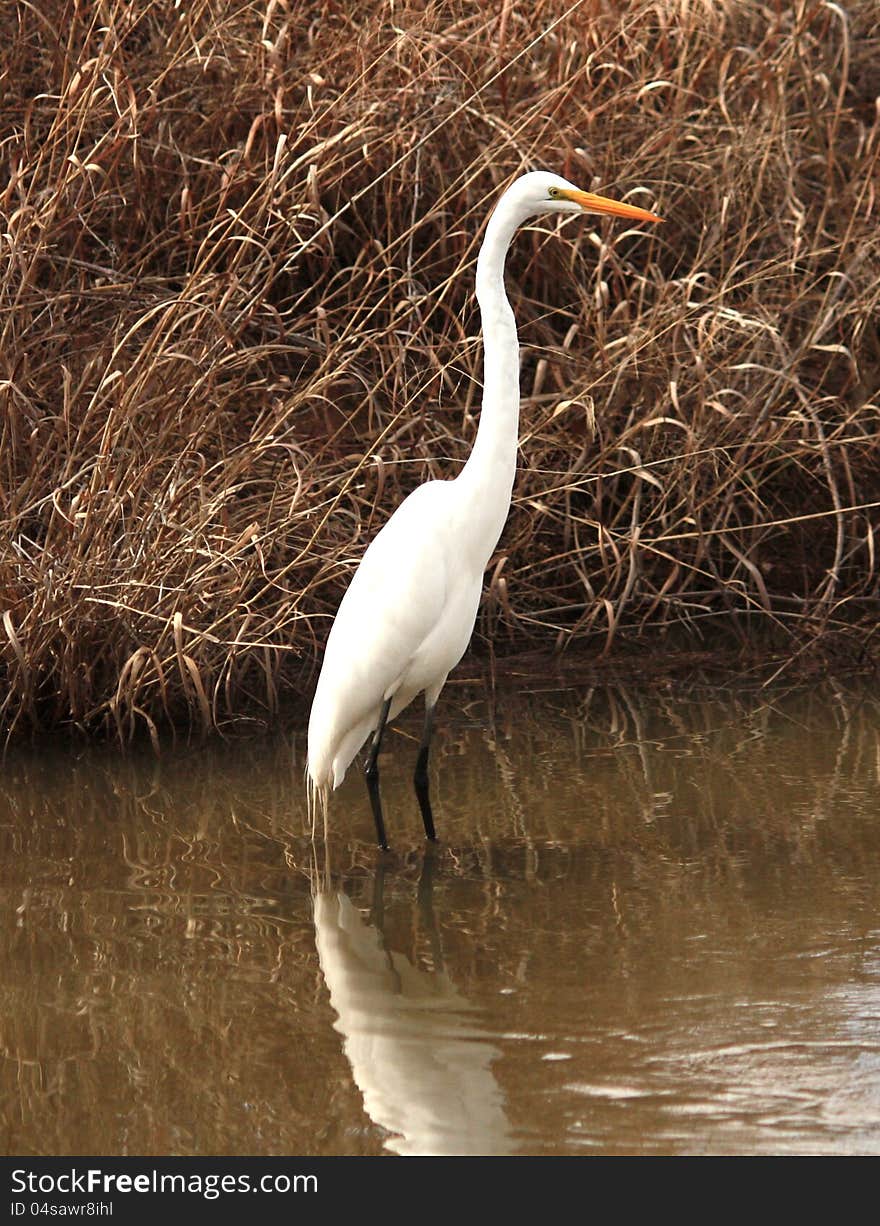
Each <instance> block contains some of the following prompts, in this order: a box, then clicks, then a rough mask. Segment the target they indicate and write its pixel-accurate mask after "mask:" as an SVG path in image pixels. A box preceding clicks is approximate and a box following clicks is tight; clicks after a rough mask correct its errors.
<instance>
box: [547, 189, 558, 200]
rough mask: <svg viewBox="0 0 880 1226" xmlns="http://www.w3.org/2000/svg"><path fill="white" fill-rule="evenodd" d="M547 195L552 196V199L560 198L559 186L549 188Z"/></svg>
mask: <svg viewBox="0 0 880 1226" xmlns="http://www.w3.org/2000/svg"><path fill="white" fill-rule="evenodd" d="M547 195H548V196H549V197H550V199H551V200H558V199H559V188H558V187H550V188H548V189H547Z"/></svg>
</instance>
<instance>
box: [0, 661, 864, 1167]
mask: <svg viewBox="0 0 880 1226" xmlns="http://www.w3.org/2000/svg"><path fill="white" fill-rule="evenodd" d="M401 727H402V730H403V731H402V732H399V733H397V734H396V735H393V736H389V738H388V740H387V750H386V752H384V753H383V759H382V770H383V791H384V795H385V801H386V818H387V825H388V831H389V837H390V838H391V840H392V845H393V846H392V851H391V853H390V854H389V855H387V856H384V857H383V856H382V855H381V854H379V853H378V852H376V851H375V850H374V849H373V847H372V845H371V838H372V826H371V819H370V815H369V809H368V805H367V798H366V794H365V791H364V788H363V784H362V781H361V780H360V778H358V777H357V773H356V772H354V771H353V772H351V773H350V776H349V778H348V779H346V781H345V783H344V785H343V787H342V788H341V789H340V791H339V792H337V794H336V795H335V797H334V802H333V808H332V811H331V818H330V831H329V837H328V839H327V840H326V842H325V841H324V840H323V839H321V840H318V841H316V842H313V841H312V840H311V838H310V837H309V833H308V826H307V816H306V812H305V805H304V793H303V787H302V765H301V758H300V756H299V754H300V753H301V736H300V734H299V733H297V734H296V735H295V736H293V737H288V738H284V737H278V738H276V739H274V740H272V741H269V740H266V741H263V742H259V741H257V742H247V743H239V744H234V745H230V746H224V747H218V746H216V745H212V746H209V747H195V746H192V747H189V748H184V749H180V750H178V751H175V752H169V753H167V754H166V755H164V756H163V757H162V759H161V760H159V761H156V760H155V759H154V758H153V757H152V756H151V755H150V754H148V753H146V752H145V753H134V754H130V755H128V756H126V757H123V756H122V755H120V754H119V753H118V752H115V751H112V750H106V749H105V750H100V751H98V750H89V751H88V752H82V751H80V752H76V751H73V750H69V749H58V748H56V749H45V748H44V749H40V750H27V751H25V750H16V751H15V752H10V753H9V754H8V755H7V758H6V760H5V763H4V767H3V771H2V775H0V847H2V851H0V883H2V888H0V908H2V926H0V941H2V951H0V964H2V967H3V972H2V976H0V1078H2V1083H0V1090H2V1096H0V1149H2V1151H3V1152H6V1153H14V1154H70V1153H76V1154H227V1153H228V1154H301V1155H318V1154H388V1155H392V1154H443V1153H496V1154H497V1153H502V1154H504V1153H511V1154H589V1153H603V1154H617V1153H634V1154H685V1153H735V1154H756V1153H775V1154H785V1153H808V1154H819V1153H838V1154H839V1153H875V1154H876V1153H878V1152H880V704H878V701H877V700H876V699H875V698H874V695H873V692H872V691H871V690H870V689H869V688H864V689H861V690H853V689H846V690H845V689H842V688H840V687H838V686H835V685H832V684H823V685H820V686H814V687H811V688H809V689H807V690H791V691H786V690H782V689H775V690H771V691H767V690H764V691H761V690H758V689H754V690H751V691H750V690H746V689H739V690H732V689H730V688H728V689H723V690H721V689H719V690H711V689H707V688H706V687H702V688H700V689H694V690H690V691H687V692H678V691H673V690H668V691H666V690H662V689H658V688H656V687H655V688H652V689H650V690H645V691H639V690H637V689H635V690H625V689H605V690H592V691H586V690H583V689H580V690H578V689H568V690H565V691H559V692H555V691H554V690H553V689H552V688H548V689H547V690H546V692H540V687H535V686H532V687H519V688H518V689H517V688H515V687H512V688H508V689H506V690H504V691H503V692H501V693H499V694H498V695H497V697H496V700H495V702H494V704H490V703H489V702H488V700H487V699H486V698H485V695H483V694H482V693H481V692H480V691H477V690H471V689H468V688H467V687H459V688H454V687H450V689H449V691H448V692H447V695H444V717H443V719H442V720H441V723H440V728H439V732H438V736H437V743H436V752H435V756H434V761H433V765H432V781H433V787H434V794H435V813H436V817H437V824H438V832H439V834H440V836H441V840H442V841H441V843H440V845H439V846H438V847H436V849H434V850H433V853H432V852H428V853H426V851H425V849H424V846H423V843H422V841H421V839H420V837H419V833H420V823H419V818H418V811H417V809H416V805H415V800H414V797H413V796H412V794H411V791H410V773H411V770H412V766H413V759H414V749H415V743H416V740H417V736H418V720H417V716H416V717H413V719H412V720H405V721H404V722H403V724H402V725H401ZM413 738H416V740H414V739H413Z"/></svg>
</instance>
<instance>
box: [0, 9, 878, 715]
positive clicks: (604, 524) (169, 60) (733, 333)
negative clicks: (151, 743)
mask: <svg viewBox="0 0 880 1226" xmlns="http://www.w3.org/2000/svg"><path fill="white" fill-rule="evenodd" d="M0 22H2V26H3V29H2V34H3V38H4V47H5V64H6V76H5V78H4V81H3V86H2V88H3V90H4V115H5V116H6V123H5V125H4V132H3V133H2V148H0V154H2V160H3V167H4V172H5V173H4V176H3V178H4V180H5V187H4V188H3V190H2V193H0V208H2V211H3V216H4V224H3V229H4V231H5V234H6V237H5V248H4V249H5V252H6V259H5V262H4V264H3V274H2V280H0V307H2V314H0V362H2V370H0V396H2V398H3V416H2V421H0V466H2V470H0V529H2V532H0V538H2V543H0V599H2V610H0V611H2V627H0V642H2V653H3V655H2V658H3V661H4V664H5V673H6V678H7V681H6V694H5V697H4V700H3V704H2V712H3V719H4V722H5V723H6V724H7V726H9V725H12V726H16V725H23V724H26V723H33V722H36V721H42V722H44V723H48V724H53V723H57V722H59V721H71V720H72V721H75V722H80V723H87V724H92V725H94V724H96V723H102V724H104V725H106V726H108V727H114V726H115V727H116V728H118V730H119V732H120V734H122V735H128V733H129V732H130V731H132V730H133V729H134V728H135V727H137V726H140V727H146V728H148V729H149V730H150V732H151V733H152V734H154V735H155V733H156V728H157V724H158V722H160V721H161V720H164V719H166V718H168V717H169V716H176V715H177V714H179V713H180V711H181V710H182V709H183V710H188V711H189V712H190V713H191V717H192V719H193V720H194V721H195V722H196V723H198V724H199V725H201V726H203V727H210V726H215V725H218V724H222V723H224V722H225V721H227V720H229V719H230V718H233V717H236V716H238V715H239V714H240V713H241V712H242V711H243V710H244V709H245V708H250V709H251V710H258V709H260V708H262V709H263V710H264V711H267V712H269V713H271V712H273V711H274V710H275V708H276V704H277V701H278V694H279V689H280V686H281V684H282V683H285V684H287V685H289V684H291V683H294V684H296V683H297V682H300V681H302V680H303V679H304V678H305V677H306V676H307V675H308V673H309V671H310V670H311V668H312V666H313V664H314V661H315V658H316V655H317V653H318V651H319V650H320V645H321V643H322V642H323V639H324V637H325V633H326V629H327V625H328V618H329V616H330V614H331V613H332V611H333V610H334V608H335V606H336V603H337V601H338V598H339V595H340V592H341V590H342V588H343V586H344V584H345V582H346V579H347V577H348V575H349V574H350V571H351V566H352V564H353V561H354V559H355V558H356V557H357V555H358V553H359V551H360V550H361V548H362V547H363V545H364V543H365V541H366V539H367V537H368V536H369V534H370V533H371V532H372V531H374V530H375V528H376V527H377V526H378V525H379V524H380V523H381V522H382V520H383V519H384V517H385V516H386V515H387V514H388V512H389V511H390V510H391V509H392V508H393V507H394V506H395V505H396V503H397V502H398V501H399V499H400V498H401V496H402V495H403V493H405V492H406V491H407V490H408V489H409V488H411V487H412V486H413V485H414V484H415V483H416V482H418V481H420V480H423V479H424V478H425V477H427V476H432V475H436V476H450V475H453V474H454V473H455V472H456V471H457V469H458V466H459V465H460V464H461V462H462V460H463V458H464V457H465V455H466V454H467V450H468V447H469V445H470V443H471V441H472V439H473V434H474V427H475V420H476V416H477V411H478V407H479V378H480V358H479V354H480V349H479V343H478V320H477V316H476V313H475V311H474V308H473V300H472V295H471V290H472V280H473V261H474V257H475V253H476V248H477V243H478V241H479V228H480V225H481V223H482V222H483V220H484V218H485V216H486V213H487V210H488V208H489V206H490V204H491V202H492V200H493V199H494V198H495V196H496V194H497V191H498V190H499V188H500V187H501V186H502V185H503V184H504V182H505V181H506V180H507V179H508V178H509V176H510V175H511V174H513V173H514V172H516V171H518V170H520V169H523V168H525V167H530V166H533V165H544V166H547V167H549V168H553V169H560V170H563V171H564V172H566V173H568V174H569V175H570V176H571V177H573V178H576V179H578V180H579V181H580V182H582V183H583V184H584V185H585V186H588V187H589V186H594V185H595V186H601V187H602V188H606V189H608V190H610V191H615V192H617V193H618V194H621V193H623V194H627V193H629V194H631V196H632V198H633V200H636V201H638V202H640V203H643V204H648V205H653V204H656V205H657V206H658V207H659V208H660V209H661V210H662V212H663V213H664V214H665V215H666V217H667V219H668V220H667V223H666V225H665V226H664V227H663V229H662V231H658V232H657V233H652V234H651V235H650V236H648V235H645V236H642V235H639V234H637V233H633V232H629V231H627V230H626V228H625V227H621V226H608V227H606V226H605V225H604V224H602V225H599V224H596V225H593V224H591V223H580V224H574V225H569V226H566V227H565V229H564V230H563V231H562V232H561V233H555V234H553V235H552V239H551V238H550V237H549V236H548V234H547V227H546V226H545V225H539V226H536V227H533V228H532V230H531V231H530V233H528V234H525V235H523V236H521V237H520V239H519V242H518V244H517V246H516V249H515V251H514V252H513V255H512V257H511V261H510V276H509V281H510V287H511V291H512V295H513V297H514V300H515V303H516V308H517V313H518V318H519V322H520V325H521V335H522V340H523V343H524V362H523V376H522V384H523V392H524V398H525V399H524V412H523V459H524V463H523V471H522V473H521V475H520V478H519V482H518V485H517V489H516V496H515V502H514V507H513V512H512V516H511V522H510V525H509V527H508V530H507V532H506V535H505V537H504V539H503V543H502V547H501V550H500V551H499V553H498V555H497V557H496V559H495V561H494V563H493V565H492V566H491V567H490V570H489V577H488V580H487V585H488V588H489V592H490V599H489V601H488V603H487V605H486V606H485V612H484V615H483V621H482V623H481V628H482V632H483V633H484V634H485V633H486V632H488V631H490V630H494V629H496V628H497V624H498V623H505V624H506V626H507V628H508V630H509V637H510V641H511V643H512V645H513V646H514V647H517V648H523V647H525V646H536V645H545V646H547V645H553V644H566V643H568V642H570V641H573V640H574V641H579V640H584V639H591V640H593V641H595V642H596V643H602V644H604V645H606V646H609V645H610V644H611V643H612V642H614V641H616V640H618V639H619V638H621V637H632V636H633V635H634V634H649V635H650V634H654V633H656V632H658V631H660V630H662V629H664V628H668V627H671V626H683V627H690V628H691V629H692V630H693V631H694V632H695V633H696V632H698V631H700V630H701V629H702V628H703V627H705V626H707V625H713V624H718V623H724V624H725V625H727V626H728V627H733V628H734V629H735V630H736V631H737V633H740V634H741V633H742V632H743V629H744V627H745V626H746V621H745V618H746V615H748V616H749V617H750V618H754V620H755V621H756V622H757V624H760V625H763V626H766V627H767V628H768V630H769V629H771V628H772V629H773V631H774V633H777V632H778V633H781V634H782V636H783V638H784V639H785V640H786V641H787V640H788V638H789V636H794V640H795V641H797V642H798V643H799V644H800V643H803V642H804V641H805V640H813V639H815V638H817V637H821V634H822V632H823V631H825V632H834V631H835V630H837V629H839V628H841V627H843V626H845V625H850V626H851V625H853V624H858V622H859V619H860V618H862V617H866V616H867V615H868V614H869V613H870V612H871V611H872V609H873V607H874V606H872V605H870V604H869V603H866V602H867V601H868V600H876V582H877V572H876V565H875V549H874V536H873V531H874V524H875V523H876V504H877V503H878V501H880V487H878V475H877V474H878V472H880V466H878V463H877V458H878V457H877V442H876V439H877V416H878V405H877V397H876V393H877V388H878V382H880V375H878V370H880V343H878V337H877V331H876V319H877V312H878V305H880V299H878V295H880V288H878V287H880V275H878V274H880V249H878V238H877V224H876V201H875V187H876V161H877V147H878V142H877V133H878V120H877V112H876V108H875V105H874V99H875V95H876V93H877V75H876V64H877V60H878V55H880V31H878V27H877V18H876V5H875V4H873V3H872V2H871V0H861V2H858V0H857V2H854V3H852V4H849V5H847V6H846V8H845V9H843V8H841V7H839V6H828V5H825V6H789V5H783V6H780V7H779V8H778V9H768V8H767V7H766V6H764V5H759V4H757V3H753V2H752V0H747V2H746V3H741V4H737V5H735V6H721V5H718V6H715V5H693V4H687V5H685V4H678V3H672V4H667V3H663V4H660V3H658V2H657V0H649V2H647V3H640V4H635V5H634V4H617V3H615V4H610V5H605V6H602V8H601V10H600V11H597V6H595V5H592V4H590V5H587V4H577V3H574V4H570V5H569V4H567V2H566V0H552V3H548V4H544V5H539V6H515V5H509V4H505V5H503V6H502V8H501V10H500V17H499V12H498V11H497V6H495V7H491V6H490V8H486V7H485V6H473V5H463V4H459V3H447V4H443V5H439V6H429V8H428V9H426V10H423V9H422V7H421V6H416V5H409V6H408V5H407V4H406V3H404V4H402V5H396V6H395V7H394V11H393V14H392V13H391V10H390V9H385V8H382V7H380V8H379V9H378V10H377V11H376V13H375V14H370V15H367V12H366V9H365V8H364V6H362V5H346V4H343V5H341V6H339V5H337V6H334V7H332V8H328V9H325V10H322V11H320V12H316V16H315V19H314V20H312V16H311V14H309V15H308V16H307V15H306V13H305V11H304V10H303V9H302V8H301V6H293V7H291V6H288V5H284V4H281V3H278V4H276V3H269V4H267V5H265V6H263V11H262V12H258V10H257V9H255V8H254V7H253V6H251V7H248V6H240V5H239V6H220V7H219V8H218V6H216V5H213V4H210V3H208V0H193V2H192V3H189V4H187V5H186V6H185V7H184V8H180V6H177V5H172V4H171V3H170V0H169V2H168V3H166V2H164V0H160V2H159V3H149V4H148V3H146V0H108V3H106V4H102V5H99V6H95V5H89V4H85V3H80V0H65V2H63V3H62V2H61V0H56V2H55V3H49V4H48V6H47V5H46V4H43V5H42V6H41V7H40V8H39V9H37V8H35V7H34V6H19V7H18V8H17V9H15V13H14V15H13V14H12V13H11V12H10V15H8V16H6V17H5V18H2V19H0ZM550 224H551V225H554V226H555V223H550ZM501 641H502V642H505V643H506V642H507V636H506V635H505V636H501Z"/></svg>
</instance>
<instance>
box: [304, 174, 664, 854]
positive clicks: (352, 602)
mask: <svg viewBox="0 0 880 1226" xmlns="http://www.w3.org/2000/svg"><path fill="white" fill-rule="evenodd" d="M546 212H561V213H585V212H589V213H611V214H614V215H616V216H621V217H627V218H630V219H632V220H638V221H659V220H660V218H658V217H656V216H655V215H654V214H653V213H649V212H646V211H645V210H644V209H640V208H636V207H635V206H633V205H628V204H621V203H618V202H617V201H612V200H607V199H605V198H604V197H602V196H594V195H593V194H592V193H590V192H583V191H580V190H579V189H578V188H576V187H575V186H574V185H573V184H571V183H569V182H567V181H566V180H565V179H562V178H560V177H559V176H558V175H553V174H547V173H544V172H533V173H531V174H527V175H523V176H522V177H521V178H519V179H517V180H516V181H515V182H514V183H513V184H512V185H511V186H510V187H509V188H508V189H507V191H506V192H505V193H504V194H503V195H502V197H501V199H500V200H499V202H498V204H497V206H496V208H495V211H494V212H493V214H492V216H491V218H490V219H489V224H488V226H487V228H486V235H485V238H484V240H483V245H482V247H481V249H480V254H479V258H478V260H477V299H478V302H479V305H480V313H481V319H482V325H483V348H484V360H483V366H484V371H483V403H482V411H481V415H480V424H479V429H478V431H477V438H476V441H475V443H474V448H473V451H472V452H471V455H470V458H469V459H468V462H467V464H466V465H465V466H464V468H463V469H462V471H461V473H460V474H459V475H458V476H457V477H456V478H455V479H454V480H452V481H430V482H428V483H427V484H426V485H422V486H420V487H419V488H418V489H416V490H414V491H413V493H412V494H410V495H409V497H408V498H406V499H405V500H404V501H403V502H402V503H401V505H400V506H399V507H398V508H397V510H396V511H395V512H394V514H393V515H392V516H391V518H390V519H389V520H388V522H387V524H386V525H385V526H384V527H383V528H382V529H381V531H380V532H379V533H378V534H377V536H376V537H375V539H374V540H373V541H372V542H371V544H370V545H369V547H368V548H367V551H366V553H365V554H364V556H363V559H362V560H361V563H360V565H359V567H358V569H357V571H356V572H355V575H354V578H353V579H352V581H351V585H350V586H349V588H348V590H347V592H346V593H345V595H344V596H343V598H342V601H341V603H340V606H339V610H338V612H337V614H336V618H335V621H334V623H333V627H332V629H331V631H330V635H329V638H328V640H327V647H326V650H325V654H324V661H323V665H322V668H321V675H320V677H319V679H318V687H317V690H316V692H315V698H314V701H313V704H312V710H311V715H310V718H309V736H308V775H309V785H310V788H311V795H312V797H313V798H319V799H320V800H321V801H322V802H323V804H324V805H325V806H326V802H327V798H328V796H329V793H330V791H331V790H332V789H334V788H337V787H338V786H339V784H340V783H341V782H342V780H343V779H344V778H345V772H346V771H347V769H348V767H349V766H350V764H351V762H352V760H353V759H354V757H355V755H356V754H357V752H358V750H359V749H360V748H361V747H362V746H363V744H364V743H365V741H366V740H367V738H368V737H369V736H370V734H371V733H374V734H375V735H374V738H373V742H372V745H371V750H370V754H369V758H368V762H367V772H366V773H367V784H368V788H369V792H370V800H371V803H372V808H373V816H374V819H375V822H376V834H377V837H378V841H379V845H380V846H382V847H385V846H386V845H387V844H386V839H385V830H384V824H383V816H382V808H381V800H380V797H379V777H378V765H377V757H378V750H379V745H380V742H381V737H382V731H383V729H384V726H385V723H386V721H387V720H388V719H393V718H394V717H395V715H397V713H398V712H400V711H402V710H403V709H404V707H406V706H408V705H409V703H411V702H412V700H413V699H414V698H416V697H417V696H418V695H419V694H421V693H424V695H425V709H426V719H425V735H424V737H423V740H422V744H421V747H420V751H419V756H418V764H417V767H416V775H415V786H416V794H417V796H418V799H419V805H420V808H421V811H422V818H423V821H424V825H425V832H426V834H427V836H428V838H431V839H433V838H434V826H433V818H432V814H431V806H430V801H429V798H428V779H427V760H428V745H429V741H430V734H431V724H432V713H433V709H434V705H435V703H436V701H437V699H438V697H439V695H440V691H441V690H442V688H443V685H444V683H445V681H446V678H447V676H448V674H449V672H450V671H451V670H452V669H453V668H454V667H455V665H456V664H457V663H458V661H459V660H460V659H461V657H462V655H463V654H464V652H465V650H466V648H467V645H468V642H469V641H470V637H471V633H472V631H473V627H474V622H475V620H476V616H477V607H478V605H479V601H480V593H481V591H482V585H483V573H484V571H485V569H486V566H487V564H488V562H489V559H490V557H491V555H492V552H493V550H494V549H495V546H496V545H497V543H498V538H499V536H500V535H501V531H502V529H503V527H504V523H505V520H506V519H507V512H508V509H509V507H510V496H511V491H512V489H513V480H514V476H515V472H516V452H517V439H518V430H519V345H518V342H517V335H516V323H515V320H514V317H513V312H512V310H511V309H510V304H509V302H508V300H507V295H506V293H505V290H504V259H505V256H506V254H507V249H508V247H509V246H510V242H511V239H512V238H513V235H514V233H515V231H516V229H517V227H518V226H520V225H521V224H522V223H523V222H524V221H526V220H527V219H528V218H529V217H532V216H534V215H536V214H540V213H546Z"/></svg>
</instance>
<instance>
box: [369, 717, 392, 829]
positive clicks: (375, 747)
mask: <svg viewBox="0 0 880 1226" xmlns="http://www.w3.org/2000/svg"><path fill="white" fill-rule="evenodd" d="M390 707H391V699H390V698H386V699H385V701H384V703H383V704H382V710H381V711H380V712H379V726H378V727H377V728H376V731H375V732H374V733H373V743H372V745H371V746H370V755H369V757H368V758H367V764H366V766H365V767H364V775H365V776H366V779H367V791H368V792H369V793H370V805H371V806H372V809H373V820H374V821H375V823H376V838H377V839H378V840H379V846H380V847H381V848H382V850H383V851H387V850H388V841H387V839H386V838H385V822H384V821H383V820H382V798H381V796H380V795H379V750H380V748H381V746H382V733H383V732H384V731H385V721H386V720H387V719H388V711H389V709H390Z"/></svg>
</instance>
